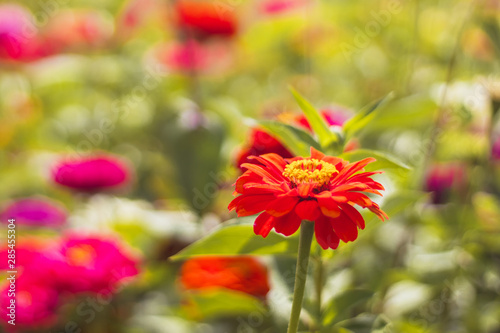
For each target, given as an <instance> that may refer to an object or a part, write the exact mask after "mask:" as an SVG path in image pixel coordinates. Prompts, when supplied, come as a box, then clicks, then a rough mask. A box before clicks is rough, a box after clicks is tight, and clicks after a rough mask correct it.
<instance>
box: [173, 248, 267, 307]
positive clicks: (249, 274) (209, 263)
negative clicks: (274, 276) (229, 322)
mask: <svg viewBox="0 0 500 333" xmlns="http://www.w3.org/2000/svg"><path fill="white" fill-rule="evenodd" d="M180 282H181V284H182V285H183V287H184V288H185V289H187V290H206V289H211V288H226V289H231V290H236V291H241V292H243V293H246V294H249V295H253V296H256V297H260V298H265V297H266V295H267V293H268V292H269V282H268V279H267V268H266V267H265V266H264V265H262V264H261V263H260V262H259V261H257V260H256V259H254V258H252V257H201V258H194V259H189V260H187V261H186V262H185V263H184V265H182V268H181V272H180Z"/></svg>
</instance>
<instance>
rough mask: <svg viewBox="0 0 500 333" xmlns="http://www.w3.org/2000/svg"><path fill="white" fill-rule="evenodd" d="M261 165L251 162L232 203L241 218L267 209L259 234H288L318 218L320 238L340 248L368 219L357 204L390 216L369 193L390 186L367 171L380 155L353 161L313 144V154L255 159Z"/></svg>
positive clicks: (259, 219) (260, 219)
mask: <svg viewBox="0 0 500 333" xmlns="http://www.w3.org/2000/svg"><path fill="white" fill-rule="evenodd" d="M254 159H256V160H257V161H258V162H260V163H261V164H260V165H256V164H250V163H245V164H243V166H244V167H245V168H247V169H248V170H247V171H246V172H245V173H244V174H243V175H241V176H240V177H239V178H238V180H237V181H236V183H235V186H236V191H235V194H236V193H239V194H241V195H240V196H238V197H237V198H235V199H234V200H233V201H232V202H231V203H230V204H229V207H228V208H229V209H230V210H233V209H236V212H237V213H238V216H249V215H253V214H257V213H260V212H262V213H261V214H260V215H259V216H258V217H257V219H256V220H255V223H254V231H255V233H256V234H258V235H261V236H263V237H267V235H268V234H269V232H270V231H271V229H273V228H274V229H275V230H276V232H278V233H281V234H283V235H285V236H290V235H292V234H293V233H295V232H296V231H297V230H298V229H299V226H300V224H301V221H302V220H308V221H311V223H313V222H314V228H315V235H316V240H317V241H318V243H319V245H321V247H322V248H323V249H327V248H332V249H336V248H337V246H338V245H339V240H342V241H343V242H349V241H354V240H355V239H356V238H357V237H358V228H360V229H364V227H365V221H364V220H363V217H362V216H361V214H360V213H359V212H358V211H357V209H356V208H354V205H358V206H360V207H362V208H368V209H369V210H370V211H372V212H373V213H375V214H376V215H377V216H378V217H379V218H380V219H381V220H384V219H385V218H387V215H386V214H385V213H384V212H383V211H382V210H381V209H380V207H379V206H378V205H377V204H376V203H375V202H373V201H372V200H370V198H368V197H367V196H366V194H365V193H374V194H378V195H381V193H380V192H379V190H384V187H383V186H382V185H381V184H380V183H378V182H376V181H374V180H373V179H371V178H370V177H371V176H373V175H375V174H377V173H381V172H380V171H378V172H377V171H375V172H363V171H364V169H363V168H364V167H365V166H366V165H367V164H368V163H371V162H374V161H375V159H374V158H366V159H364V160H361V161H358V162H355V163H348V162H347V161H344V160H343V159H341V158H339V157H331V156H325V155H324V154H323V153H321V152H319V151H317V150H315V149H314V148H311V157H310V158H303V157H294V158H291V159H283V158H282V157H281V156H279V155H276V154H265V155H261V156H256V157H254Z"/></svg>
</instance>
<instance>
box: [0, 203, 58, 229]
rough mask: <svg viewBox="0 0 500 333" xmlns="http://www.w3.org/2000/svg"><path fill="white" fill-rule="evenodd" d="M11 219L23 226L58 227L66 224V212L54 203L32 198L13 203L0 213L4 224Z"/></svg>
mask: <svg viewBox="0 0 500 333" xmlns="http://www.w3.org/2000/svg"><path fill="white" fill-rule="evenodd" d="M12 218H14V219H15V220H16V223H19V224H24V225H31V226H46V227H58V226H61V225H63V224H65V223H66V218H67V212H66V209H65V208H64V207H63V206H62V205H61V204H60V203H58V202H56V201H53V200H50V199H48V198H44V197H32V198H24V199H20V200H16V201H13V202H11V203H9V204H8V205H7V206H6V207H5V209H4V210H3V211H2V212H1V213H0V219H1V221H2V222H4V223H6V222H7V220H8V219H12Z"/></svg>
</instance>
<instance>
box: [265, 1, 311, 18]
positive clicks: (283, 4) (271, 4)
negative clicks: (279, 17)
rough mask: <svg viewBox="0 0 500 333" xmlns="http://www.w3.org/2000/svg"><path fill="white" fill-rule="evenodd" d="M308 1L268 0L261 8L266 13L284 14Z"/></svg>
mask: <svg viewBox="0 0 500 333" xmlns="http://www.w3.org/2000/svg"><path fill="white" fill-rule="evenodd" d="M306 3H307V0H266V1H264V2H263V3H262V4H261V6H260V9H261V11H262V12H263V13H265V14H270V15H273V14H282V13H284V12H287V11H290V10H293V9H295V8H297V7H300V6H303V5H305V4H306Z"/></svg>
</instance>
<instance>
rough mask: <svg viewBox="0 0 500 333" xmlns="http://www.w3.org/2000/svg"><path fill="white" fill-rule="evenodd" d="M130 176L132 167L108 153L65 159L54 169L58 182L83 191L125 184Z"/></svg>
mask: <svg viewBox="0 0 500 333" xmlns="http://www.w3.org/2000/svg"><path fill="white" fill-rule="evenodd" d="M130 178H131V170H130V167H129V166H128V165H127V164H126V163H125V162H124V161H122V160H121V159H119V158H117V157H115V156H112V155H108V154H106V155H105V154H100V155H97V156H88V157H80V158H74V159H65V160H62V161H61V162H59V163H58V164H57V166H56V167H55V168H54V170H53V179H54V181H55V182H56V183H58V184H60V185H63V186H66V187H69V188H72V189H74V190H78V191H82V192H97V191H102V190H107V189H113V188H117V187H120V186H124V185H125V184H126V183H127V182H128V181H129V180H130Z"/></svg>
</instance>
